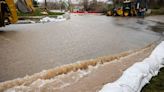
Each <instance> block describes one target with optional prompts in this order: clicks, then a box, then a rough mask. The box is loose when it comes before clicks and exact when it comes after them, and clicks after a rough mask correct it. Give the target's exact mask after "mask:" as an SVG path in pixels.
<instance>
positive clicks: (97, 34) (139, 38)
mask: <svg viewBox="0 0 164 92" xmlns="http://www.w3.org/2000/svg"><path fill="white" fill-rule="evenodd" d="M154 25H156V23H155V22H152V21H148V20H145V19H138V18H120V17H117V18H112V17H106V16H100V15H83V16H75V15H72V18H71V19H70V20H68V21H64V22H58V23H44V24H42V23H37V24H19V25H18V24H15V25H10V26H7V27H5V28H0V30H1V32H0V82H3V81H6V80H11V79H14V78H18V77H23V76H26V75H31V74H33V73H36V72H40V71H42V70H46V69H50V68H54V67H57V66H61V65H64V64H70V63H74V62H77V61H81V60H86V59H92V58H96V57H100V56H104V55H112V54H116V53H120V52H123V51H127V50H133V49H138V48H142V47H144V46H146V45H148V44H150V43H152V42H154V41H156V40H158V39H159V38H160V37H161V34H160V33H156V32H153V31H150V30H151V28H150V26H154Z"/></svg>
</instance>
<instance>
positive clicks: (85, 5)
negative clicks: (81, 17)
mask: <svg viewBox="0 0 164 92" xmlns="http://www.w3.org/2000/svg"><path fill="white" fill-rule="evenodd" d="M83 6H84V10H85V11H88V6H89V1H88V0H83Z"/></svg>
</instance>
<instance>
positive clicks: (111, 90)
mask: <svg viewBox="0 0 164 92" xmlns="http://www.w3.org/2000/svg"><path fill="white" fill-rule="evenodd" d="M99 92H124V91H123V88H122V87H121V86H120V85H118V84H116V83H108V84H106V85H104V87H103V88H102V89H101V90H100V91H99Z"/></svg>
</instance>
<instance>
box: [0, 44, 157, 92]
mask: <svg viewBox="0 0 164 92" xmlns="http://www.w3.org/2000/svg"><path fill="white" fill-rule="evenodd" d="M154 46H155V45H154V44H150V45H148V46H146V47H145V48H142V49H139V50H134V51H126V52H123V53H120V54H116V55H112V56H104V57H99V58H97V59H91V60H86V61H81V62H77V63H74V64H68V65H64V66H60V67H56V68H54V69H49V70H45V71H43V72H40V73H36V74H34V75H31V76H26V77H24V78H18V79H15V80H11V81H6V82H3V83H0V92H3V91H4V90H6V89H9V88H12V87H15V86H20V85H24V86H28V85H30V84H31V83H32V82H34V81H36V80H38V79H42V80H46V79H51V78H54V77H56V76H58V75H61V74H67V73H69V72H71V71H74V72H75V71H78V70H85V69H88V67H89V66H96V65H97V64H104V63H106V62H110V61H113V60H118V59H120V58H122V57H126V56H128V55H131V54H132V53H136V52H138V51H145V50H150V49H152V48H154Z"/></svg>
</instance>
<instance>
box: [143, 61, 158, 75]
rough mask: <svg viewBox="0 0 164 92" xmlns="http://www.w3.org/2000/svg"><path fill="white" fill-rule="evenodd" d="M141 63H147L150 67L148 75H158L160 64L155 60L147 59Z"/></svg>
mask: <svg viewBox="0 0 164 92" xmlns="http://www.w3.org/2000/svg"><path fill="white" fill-rule="evenodd" d="M143 62H145V63H147V64H148V65H149V66H150V73H151V74H152V75H153V76H155V75H157V74H158V71H159V69H160V63H159V62H158V60H157V59H156V58H147V59H145V60H144V61H143Z"/></svg>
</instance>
